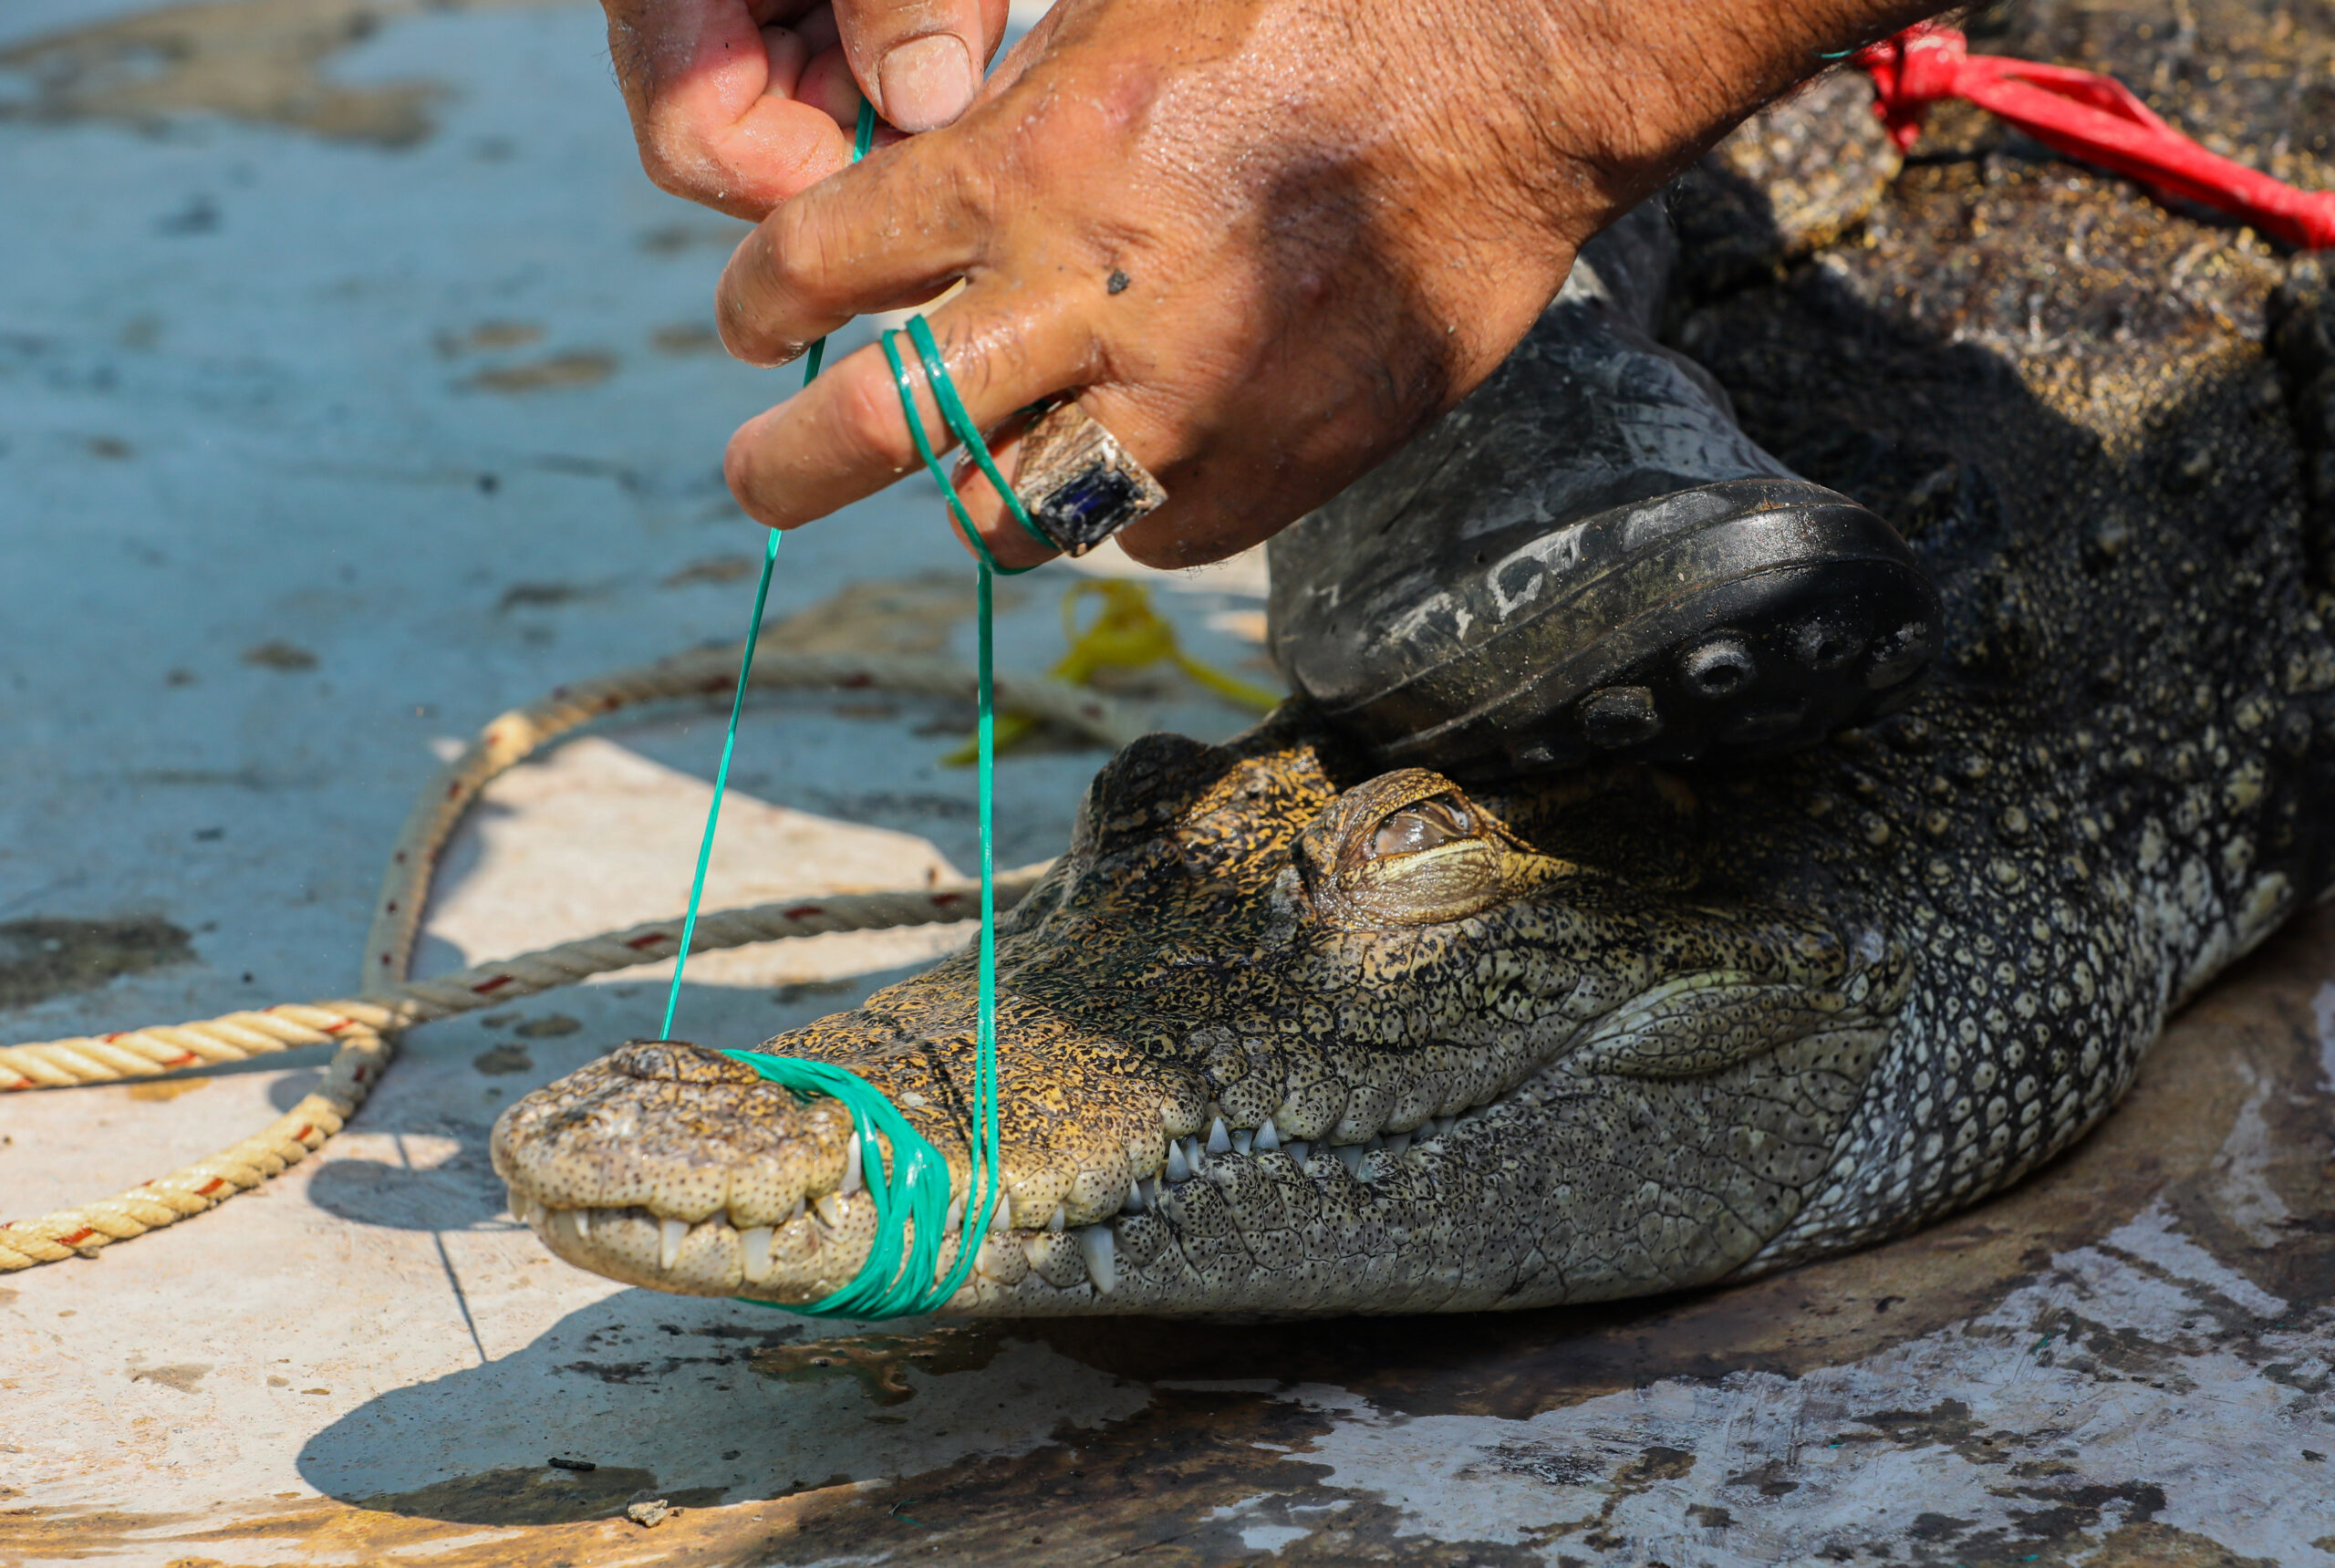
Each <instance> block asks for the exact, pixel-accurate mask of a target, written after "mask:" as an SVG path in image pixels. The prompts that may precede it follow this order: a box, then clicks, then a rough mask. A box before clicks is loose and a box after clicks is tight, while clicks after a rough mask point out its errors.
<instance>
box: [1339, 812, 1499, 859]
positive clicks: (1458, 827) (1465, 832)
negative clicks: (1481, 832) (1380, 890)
mask: <svg viewBox="0 0 2335 1568" xmlns="http://www.w3.org/2000/svg"><path fill="white" fill-rule="evenodd" d="M1475 835H1476V817H1475V814H1474V813H1473V812H1471V811H1469V810H1468V808H1467V807H1466V806H1464V805H1460V804H1459V803H1458V801H1454V800H1423V801H1421V802H1419V803H1418V804H1417V805H1411V806H1406V807H1404V808H1403V809H1402V810H1401V811H1398V812H1396V814H1395V815H1392V816H1390V817H1388V818H1387V819H1386V820H1385V821H1384V822H1382V823H1380V824H1379V825H1378V831H1377V832H1376V833H1375V834H1373V835H1371V837H1370V847H1369V850H1368V852H1367V853H1366V854H1365V856H1364V858H1365V859H1367V860H1387V859H1391V858H1393V857H1396V856H1397V855H1416V854H1417V853H1418V852H1419V851H1420V850H1422V849H1432V848H1434V847H1435V846H1437V845H1438V844H1448V843H1450V842H1451V841H1452V840H1453V839H1455V838H1472V837H1474V836H1475Z"/></svg>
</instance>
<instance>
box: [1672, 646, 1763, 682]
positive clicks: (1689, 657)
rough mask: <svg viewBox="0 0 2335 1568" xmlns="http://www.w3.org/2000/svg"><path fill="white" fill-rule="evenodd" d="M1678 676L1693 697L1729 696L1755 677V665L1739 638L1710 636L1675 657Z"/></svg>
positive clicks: (1756, 665)
mask: <svg viewBox="0 0 2335 1568" xmlns="http://www.w3.org/2000/svg"><path fill="white" fill-rule="evenodd" d="M1678 676H1679V679H1680V680H1684V681H1685V682H1686V690H1688V691H1692V692H1693V693H1694V694H1695V695H1696V696H1697V697H1732V696H1734V695H1735V694H1736V693H1737V692H1738V691H1747V690H1749V687H1750V685H1751V683H1752V682H1753V681H1754V680H1758V679H1759V665H1758V664H1757V663H1756V662H1754V661H1753V659H1752V658H1751V650H1750V649H1748V648H1746V647H1744V646H1743V639H1741V638H1739V637H1714V638H1712V639H1710V640H1709V641H1707V642H1705V643H1702V644H1701V645H1699V646H1697V647H1695V648H1690V649H1687V650H1686V652H1685V653H1683V654H1681V655H1679V657H1678Z"/></svg>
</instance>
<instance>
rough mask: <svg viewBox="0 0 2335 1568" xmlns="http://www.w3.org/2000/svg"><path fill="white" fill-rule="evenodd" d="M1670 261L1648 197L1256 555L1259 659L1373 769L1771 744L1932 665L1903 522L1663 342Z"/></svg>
mask: <svg viewBox="0 0 2335 1568" xmlns="http://www.w3.org/2000/svg"><path fill="white" fill-rule="evenodd" d="M1674 250H1675V242H1674V241H1673V239H1672V237H1671V233H1670V223H1669V219H1668V218H1667V216H1666V214H1665V213H1664V211H1663V208H1662V205H1661V202H1660V199H1659V198H1656V199H1655V200H1654V201H1651V202H1645V204H1644V205H1642V206H1640V207H1639V208H1638V209H1637V210H1636V211H1634V212H1633V213H1630V214H1629V215H1628V216H1627V217H1625V218H1624V219H1623V220H1622V221H1621V222H1620V223H1616V224H1614V226H1613V227H1612V228H1610V229H1608V230H1607V231H1606V232H1605V233H1603V234H1600V235H1599V236H1597V238H1595V239H1594V240H1592V241H1591V242H1590V243H1589V244H1588V245H1586V246H1585V247H1583V251H1582V254H1581V257H1580V259H1579V260H1578V261H1577V262H1576V263H1575V264H1574V266H1573V271H1572V277H1571V278H1570V279H1569V280H1568V281H1567V282H1566V284H1565V286H1564V289H1563V291H1562V293H1560V294H1559V295H1558V296H1557V298H1556V300H1555V302H1554V303H1553V304H1551V306H1549V308H1548V310H1547V312H1546V313H1544V314H1543V315H1542V316H1541V319H1540V321H1539V323H1538V324H1537V325H1535V326H1534V327H1533V328H1532V331H1531V333H1530V334H1529V335H1528V336H1527V337H1525V339H1524V341H1523V342H1522V343H1521V344H1520V345H1519V346H1518V347H1517V349H1516V352H1515V353H1514V354H1512V355H1510V357H1509V358H1508V360H1507V362H1506V363H1505V364H1503V365H1502V366H1501V367H1500V369H1499V370H1498V371H1496V372H1494V374H1493V375H1492V377H1491V379H1489V380H1488V381H1486V382H1485V383H1484V385H1483V386H1481V387H1479V389H1477V390H1476V391H1475V392H1474V393H1472V394H1471V395H1470V396H1469V397H1468V399H1467V400H1465V401H1463V402H1461V403H1460V404H1459V405H1458V407H1457V408H1455V409H1453V410H1451V411H1450V412H1449V413H1448V414H1446V415H1444V416H1443V418H1442V419H1440V420H1438V421H1437V422H1436V423H1435V424H1433V425H1431V426H1429V427H1428V428H1427V430H1426V431H1423V432H1421V433H1420V435H1419V436H1418V437H1417V439H1415V440H1413V441H1411V442H1410V444H1409V445H1407V446H1406V447H1405V448H1403V449H1402V451H1400V452H1397V453H1396V455H1395V456H1394V457H1392V458H1390V459H1389V460H1388V461H1387V462H1385V463H1383V464H1382V465H1380V466H1379V467H1378V468H1376V469H1375V470H1373V471H1372V472H1369V473H1367V474H1365V475H1364V476H1363V478H1361V479H1360V480H1358V481H1356V482H1355V483H1354V484H1353V485H1352V486H1350V487H1349V488H1347V489H1346V490H1345V491H1344V492H1343V493H1341V494H1339V495H1338V497H1337V498H1336V499H1335V500H1334V501H1332V502H1331V503H1330V504H1327V505H1326V506H1323V507H1322V508H1321V509H1320V510H1319V511H1317V512H1314V513H1313V514H1310V515H1308V516H1306V517H1304V518H1302V519H1301V520H1300V521H1299V522H1297V523H1296V524H1292V526H1291V527H1289V528H1287V529H1285V530H1283V531H1282V533H1281V534H1280V535H1278V536H1277V537H1275V538H1274V539H1273V541H1272V543H1271V545H1270V546H1269V547H1268V556H1267V559H1268V561H1269V562H1270V564H1271V579H1272V587H1271V599H1270V602H1269V612H1268V619H1269V621H1270V625H1271V639H1272V646H1273V652H1274V657H1275V658H1276V659H1279V660H1280V662H1281V666H1282V670H1283V671H1284V672H1285V673H1286V674H1287V675H1288V677H1289V679H1290V681H1291V683H1292V686H1294V687H1295V689H1296V690H1297V691H1302V692H1303V693H1304V694H1306V695H1307V696H1309V697H1311V698H1313V700H1314V701H1316V702H1318V703H1319V704H1320V705H1321V707H1322V708H1323V711H1324V712H1325V713H1326V715H1327V716H1328V718H1329V719H1330V721H1331V722H1333V723H1334V725H1336V726H1337V727H1339V728H1340V729H1342V730H1344V731H1345V732H1348V733H1350V734H1352V735H1353V736H1354V738H1355V739H1357V740H1359V741H1361V742H1364V743H1365V745H1367V746H1368V747H1369V748H1370V749H1371V751H1372V752H1373V753H1374V754H1375V756H1376V757H1377V758H1378V759H1379V760H1380V761H1381V762H1383V763H1385V765H1387V766H1389V767H1397V766H1419V767H1430V768H1435V769H1437V770H1438V771H1440V772H1444V773H1447V774H1456V775H1460V776H1464V777H1469V778H1478V779H1484V778H1497V777H1500V776H1502V775H1505V774H1516V773H1523V772H1531V771H1536V770H1541V769H1546V768H1551V767H1557V766H1562V765H1565V764H1568V763H1579V762H1584V761H1589V760H1592V759H1596V758H1647V759H1670V760H1686V759H1691V758H1695V757H1699V756H1702V755H1704V754H1706V753H1725V752H1737V753H1766V752H1778V751H1789V750H1791V749H1793V748H1795V747H1800V746H1806V745H1810V744H1812V743H1814V742H1817V741H1820V740H1821V739H1823V738H1824V737H1825V736H1826V735H1828V734H1830V733H1831V732H1832V731H1834V730H1836V729H1839V728H1841V727H1842V726H1844V725H1847V724H1851V723H1854V722H1858V721H1860V720H1863V719H1866V718H1872V717H1875V716H1877V715H1879V714H1881V713H1883V712H1886V711H1890V710H1891V709H1893V708H1894V707H1895V706H1897V705H1899V704H1901V703H1902V702H1903V701H1904V700H1905V699H1906V698H1907V697H1909V696H1910V695H1911V694H1912V691H1913V689H1914V688H1915V686H1916V685H1917V684H1918V683H1919V681H1920V680H1921V677H1922V676H1923V674H1924V673H1925V671H1926V670H1927V669H1928V667H1929V663H1930V659H1931V657H1932V655H1933V654H1934V653H1935V650H1936V644H1937V634H1938V628H1939V611H1938V600H1937V594H1936V591H1935V589H1934V588H1933V587H1931V586H1930V583H1929V580H1928V578H1927V577H1926V576H1924V575H1923V573H1922V570H1921V568H1920V567H1919V566H1916V565H1915V562H1914V558H1913V556H1912V555H1911V554H1910V553H1909V552H1908V551H1907V550H1906V548H1905V545H1904V542H1903V541H1902V540H1900V539H1899V538H1898V537H1897V535H1896V533H1895V532H1894V530H1893V529H1891V528H1890V526H1889V525H1888V524H1886V523H1884V522H1883V521H1882V520H1881V519H1880V518H1879V517H1876V516H1874V515H1873V514H1872V513H1870V512H1868V511H1866V510H1865V509H1864V508H1863V507H1861V506H1859V505H1857V504H1855V503H1854V502H1852V501H1851V500H1849V499H1848V498H1847V497H1846V496H1844V495H1841V494H1838V493H1834V492H1832V491H1830V490H1826V489H1824V488H1822V487H1821V486H1819V485H1815V484H1811V483H1809V482H1808V481H1806V480H1804V479H1801V478H1800V477H1799V476H1798V475H1796V474H1794V473H1792V472H1791V471H1790V470H1789V469H1787V468H1785V467H1784V465H1783V464H1782V463H1780V462H1777V461H1776V460H1775V459H1774V458H1772V457H1770V456H1769V455H1768V453H1767V452H1763V451H1761V450H1760V449H1759V446H1758V445H1756V444H1755V443H1754V442H1753V441H1751V440H1750V438H1749V437H1748V436H1746V435H1745V434H1744V433H1743V432H1742V431H1741V430H1739V429H1738V428H1737V426H1736V422H1735V415H1734V410H1733V408H1732V406H1731V405H1730V404H1729V403H1728V398H1727V394H1726V392H1725V391H1724V390H1723V389H1721V388H1720V387H1719V386H1718V383H1717V382H1715V381H1714V380H1712V379H1711V378H1710V376H1709V374H1708V373H1707V372H1706V371H1705V370H1703V369H1702V368H1701V367H1699V366H1697V365H1696V364H1695V363H1694V362H1693V361H1691V360H1689V359H1687V358H1685V357H1684V356H1682V355H1679V354H1676V353H1674V352H1672V351H1671V350H1669V349H1667V348H1663V347H1661V346H1660V345H1659V344H1657V343H1655V341H1654V338H1653V336H1652V334H1653V330H1654V327H1655V319H1656V317H1657V315H1658V313H1659V311H1660V309H1661V306H1662V298H1663V292H1664V289H1665V288H1666V285H1667V282H1668V277H1669V271H1670V265H1671V260H1672V256H1673V254H1674Z"/></svg>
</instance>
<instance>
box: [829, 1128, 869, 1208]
mask: <svg viewBox="0 0 2335 1568" xmlns="http://www.w3.org/2000/svg"><path fill="white" fill-rule="evenodd" d="M844 1142H845V1144H846V1150H845V1153H844V1157H843V1185H842V1186H841V1187H839V1188H837V1189H835V1190H836V1191H838V1192H840V1193H842V1194H843V1195H844V1196H845V1197H846V1198H848V1197H850V1196H851V1195H852V1194H853V1193H855V1192H856V1191H858V1190H859V1189H860V1186H861V1183H862V1180H863V1178H862V1177H861V1175H860V1171H859V1163H860V1158H861V1157H860V1152H859V1135H858V1134H857V1133H854V1134H852V1136H851V1137H848V1138H846V1139H845V1140H844Z"/></svg>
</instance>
